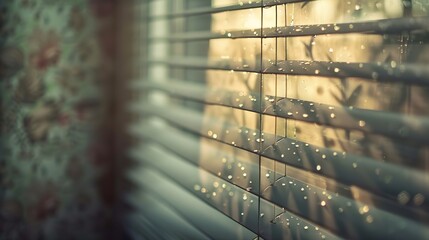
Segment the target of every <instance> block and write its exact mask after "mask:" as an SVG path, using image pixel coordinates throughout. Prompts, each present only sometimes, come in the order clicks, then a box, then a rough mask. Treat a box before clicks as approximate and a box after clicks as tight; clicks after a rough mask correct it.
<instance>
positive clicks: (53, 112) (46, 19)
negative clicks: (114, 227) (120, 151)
mask: <svg viewBox="0 0 429 240" xmlns="http://www.w3.org/2000/svg"><path fill="white" fill-rule="evenodd" d="M110 2H111V1H96V0H88V1H87V0H67V1H52V0H6V1H0V91H1V92H0V93H1V94H0V103H1V108H0V109H1V110H0V121H1V124H0V126H1V131H0V133H1V135H0V239H1V240H6V239H7V240H14V239H20V240H21V239H38V240H39V239H108V238H106V234H109V232H108V231H107V230H106V229H111V228H110V226H109V224H111V222H112V221H111V219H112V214H113V213H112V210H111V209H112V208H111V206H112V196H113V180H112V178H113V177H112V166H113V163H112V160H111V159H110V158H109V153H108V152H107V150H108V149H109V147H108V144H109V142H108V141H107V140H106V139H107V137H106V134H108V131H105V129H106V126H107V125H108V123H106V122H107V120H106V119H107V118H105V117H103V116H105V114H106V113H107V112H108V111H109V106H108V101H107V100H106V98H105V97H104V95H105V94H104V93H106V87H105V86H106V85H108V84H107V83H108V81H109V76H111V75H112V74H111V63H112V61H111V59H112V52H113V50H112V47H113V42H112V37H110V38H109V36H108V34H109V33H111V32H109V31H110V27H109V26H110V21H111V20H110V18H111V17H110V16H111V15H110V13H111V11H113V8H112V4H110Z"/></svg>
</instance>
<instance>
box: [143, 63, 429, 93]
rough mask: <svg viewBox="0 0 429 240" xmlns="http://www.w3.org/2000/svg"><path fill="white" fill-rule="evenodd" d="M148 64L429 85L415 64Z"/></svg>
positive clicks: (427, 72)
mask: <svg viewBox="0 0 429 240" xmlns="http://www.w3.org/2000/svg"><path fill="white" fill-rule="evenodd" d="M148 63H151V64H165V65H169V66H172V67H180V68H195V69H207V70H209V69H211V70H225V71H238V72H253V73H263V74H280V75H285V74H286V75H305V76H319V77H334V78H362V79H367V80H371V81H378V82H391V83H405V84H416V85H422V86H428V85H429V69H428V68H427V67H426V66H424V65H418V64H399V65H398V66H395V67H392V66H391V64H390V63H351V62H350V63H349V62H326V61H298V60H288V61H277V62H275V61H265V62H264V64H263V66H264V67H263V68H262V69H261V68H259V67H257V66H249V65H248V64H243V62H240V61H235V62H234V61H230V60H207V59H204V58H203V59H199V58H193V57H171V58H169V59H152V60H149V61H148Z"/></svg>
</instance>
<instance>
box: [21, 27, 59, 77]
mask: <svg viewBox="0 0 429 240" xmlns="http://www.w3.org/2000/svg"><path fill="white" fill-rule="evenodd" d="M28 44H29V45H30V46H31V47H30V67H31V68H35V69H37V70H45V69H46V68H48V67H50V66H53V65H55V64H57V63H58V60H59V59H60V54H61V49H60V38H59V36H58V34H57V33H56V32H54V31H53V30H47V31H44V30H42V29H39V28H36V29H34V30H33V33H32V35H31V36H30V37H29V39H28Z"/></svg>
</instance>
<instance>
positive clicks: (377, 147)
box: [125, 0, 429, 239]
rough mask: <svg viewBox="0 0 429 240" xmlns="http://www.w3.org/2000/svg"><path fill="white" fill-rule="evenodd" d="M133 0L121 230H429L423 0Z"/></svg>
mask: <svg viewBox="0 0 429 240" xmlns="http://www.w3.org/2000/svg"><path fill="white" fill-rule="evenodd" d="M135 4H136V17H135V18H136V29H137V30H138V32H139V35H138V37H137V39H136V40H137V45H138V46H139V48H138V50H136V59H137V60H136V68H137V69H139V72H140V73H139V76H140V78H139V79H137V80H136V81H135V82H134V83H133V85H132V88H133V89H135V91H136V92H137V93H138V96H139V98H138V100H136V101H135V103H134V104H133V105H132V106H131V110H132V111H133V112H134V113H136V114H137V116H138V117H137V119H138V121H136V124H134V125H133V126H132V128H131V129H130V132H131V133H132V134H133V135H134V136H136V137H137V139H138V140H137V144H136V145H135V146H134V148H133V150H132V151H131V153H130V154H131V155H132V157H133V158H134V159H135V160H136V162H137V165H136V167H135V168H134V169H132V170H131V171H130V173H129V175H128V179H129V181H130V182H131V183H132V184H133V185H135V187H134V188H133V189H134V190H133V191H132V192H129V194H128V195H127V196H126V197H125V200H126V202H127V203H128V204H130V206H133V208H134V210H133V211H131V212H130V213H129V214H128V216H127V218H126V222H125V225H126V228H127V229H128V230H129V233H130V236H133V237H134V238H135V239H140V238H145V239H259V238H260V239H426V238H427V237H428V236H429V227H428V223H429V212H428V210H429V205H428V198H429V174H428V166H429V165H428V164H429V157H428V156H429V155H428V154H429V152H428V147H427V145H428V143H429V134H428V133H429V118H428V117H427V115H428V113H429V108H428V107H427V106H426V101H427V100H429V91H428V88H427V87H428V85H429V70H428V68H427V64H428V62H429V58H428V57H427V56H429V45H428V40H429V37H428V34H427V33H428V30H429V29H428V28H429V17H428V10H429V3H428V2H427V1H424V0H420V1H419V0H404V1H402V0H398V1H394V0H384V1H380V0H350V1H343V0H315V1H302V0H301V1H300V0H264V1H234V0H212V1H199V0H152V1H139V2H138V3H135Z"/></svg>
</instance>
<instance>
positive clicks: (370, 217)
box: [366, 215, 374, 223]
mask: <svg viewBox="0 0 429 240" xmlns="http://www.w3.org/2000/svg"><path fill="white" fill-rule="evenodd" d="M373 221H374V218H373V217H372V216H371V215H368V216H366V222H367V223H372V222H373Z"/></svg>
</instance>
